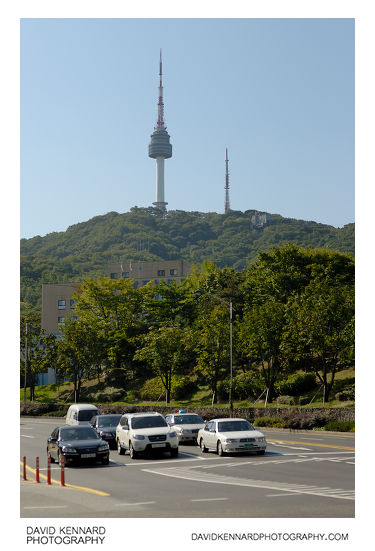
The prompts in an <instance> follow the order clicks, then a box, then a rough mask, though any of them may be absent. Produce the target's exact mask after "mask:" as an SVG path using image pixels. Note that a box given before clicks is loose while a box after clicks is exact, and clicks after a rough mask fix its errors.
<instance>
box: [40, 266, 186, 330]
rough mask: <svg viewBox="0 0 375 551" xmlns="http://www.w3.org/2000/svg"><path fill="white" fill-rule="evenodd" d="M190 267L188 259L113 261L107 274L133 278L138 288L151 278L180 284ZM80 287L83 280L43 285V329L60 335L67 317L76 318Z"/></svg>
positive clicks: (114, 276) (155, 281) (111, 276)
mask: <svg viewBox="0 0 375 551" xmlns="http://www.w3.org/2000/svg"><path fill="white" fill-rule="evenodd" d="M190 269H191V266H190V264H188V263H187V262H185V261H184V260H165V261H164V260H159V261H155V262H139V261H137V262H123V263H117V264H110V265H109V266H108V270H107V274H106V275H107V276H108V277H110V278H111V279H121V278H129V279H132V280H134V287H135V288H136V289H138V288H140V287H143V286H144V285H147V283H149V282H150V281H152V282H154V283H155V284H158V283H159V282H161V281H165V282H166V283H172V282H176V283H180V282H181V281H184V279H186V277H187V275H188V273H189V271H190ZM79 286H80V284H79V283H51V284H43V285H42V329H44V331H46V333H53V334H55V335H57V336H59V335H60V334H61V325H63V324H64V322H65V320H66V319H68V318H72V317H73V318H74V317H75V312H74V309H75V300H74V299H73V295H74V293H75V292H76V291H77V290H78V289H79Z"/></svg>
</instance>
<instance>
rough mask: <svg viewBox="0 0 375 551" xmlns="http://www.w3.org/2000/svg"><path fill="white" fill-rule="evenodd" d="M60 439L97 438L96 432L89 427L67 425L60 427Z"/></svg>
mask: <svg viewBox="0 0 375 551" xmlns="http://www.w3.org/2000/svg"><path fill="white" fill-rule="evenodd" d="M60 437H61V440H92V439H98V438H99V436H98V433H97V432H96V431H95V430H94V429H93V428H91V427H82V428H81V427H80V428H78V427H67V428H65V427H64V428H62V429H60Z"/></svg>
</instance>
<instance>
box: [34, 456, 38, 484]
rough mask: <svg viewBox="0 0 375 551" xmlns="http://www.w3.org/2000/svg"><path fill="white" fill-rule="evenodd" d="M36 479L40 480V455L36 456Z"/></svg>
mask: <svg viewBox="0 0 375 551" xmlns="http://www.w3.org/2000/svg"><path fill="white" fill-rule="evenodd" d="M35 472H36V477H35V478H36V481H37V482H39V457H37V458H36V471H35Z"/></svg>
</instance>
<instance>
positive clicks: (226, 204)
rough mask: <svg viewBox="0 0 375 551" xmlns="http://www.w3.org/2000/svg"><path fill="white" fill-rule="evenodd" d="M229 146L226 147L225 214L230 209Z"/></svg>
mask: <svg viewBox="0 0 375 551" xmlns="http://www.w3.org/2000/svg"><path fill="white" fill-rule="evenodd" d="M228 163H229V160H228V148H227V147H226V148H225V187H224V189H225V205H224V212H225V214H228V212H229V211H230V203H229V170H228Z"/></svg>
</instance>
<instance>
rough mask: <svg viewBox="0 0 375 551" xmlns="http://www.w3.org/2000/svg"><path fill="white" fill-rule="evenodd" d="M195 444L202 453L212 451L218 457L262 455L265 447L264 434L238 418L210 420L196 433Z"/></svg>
mask: <svg viewBox="0 0 375 551" xmlns="http://www.w3.org/2000/svg"><path fill="white" fill-rule="evenodd" d="M197 442H198V445H199V446H200V448H201V450H202V452H203V453H205V452H207V451H209V450H213V451H216V452H217V453H218V454H219V455H224V454H225V453H232V452H249V451H251V452H256V453H257V454H258V455H264V453H265V451H266V447H267V442H266V438H265V436H264V434H263V433H261V432H259V431H258V430H255V429H254V427H253V426H252V425H251V424H250V423H249V421H246V419H238V418H224V419H212V421H209V422H208V423H206V425H205V427H204V428H203V429H201V430H200V431H199V432H198V436H197Z"/></svg>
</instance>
